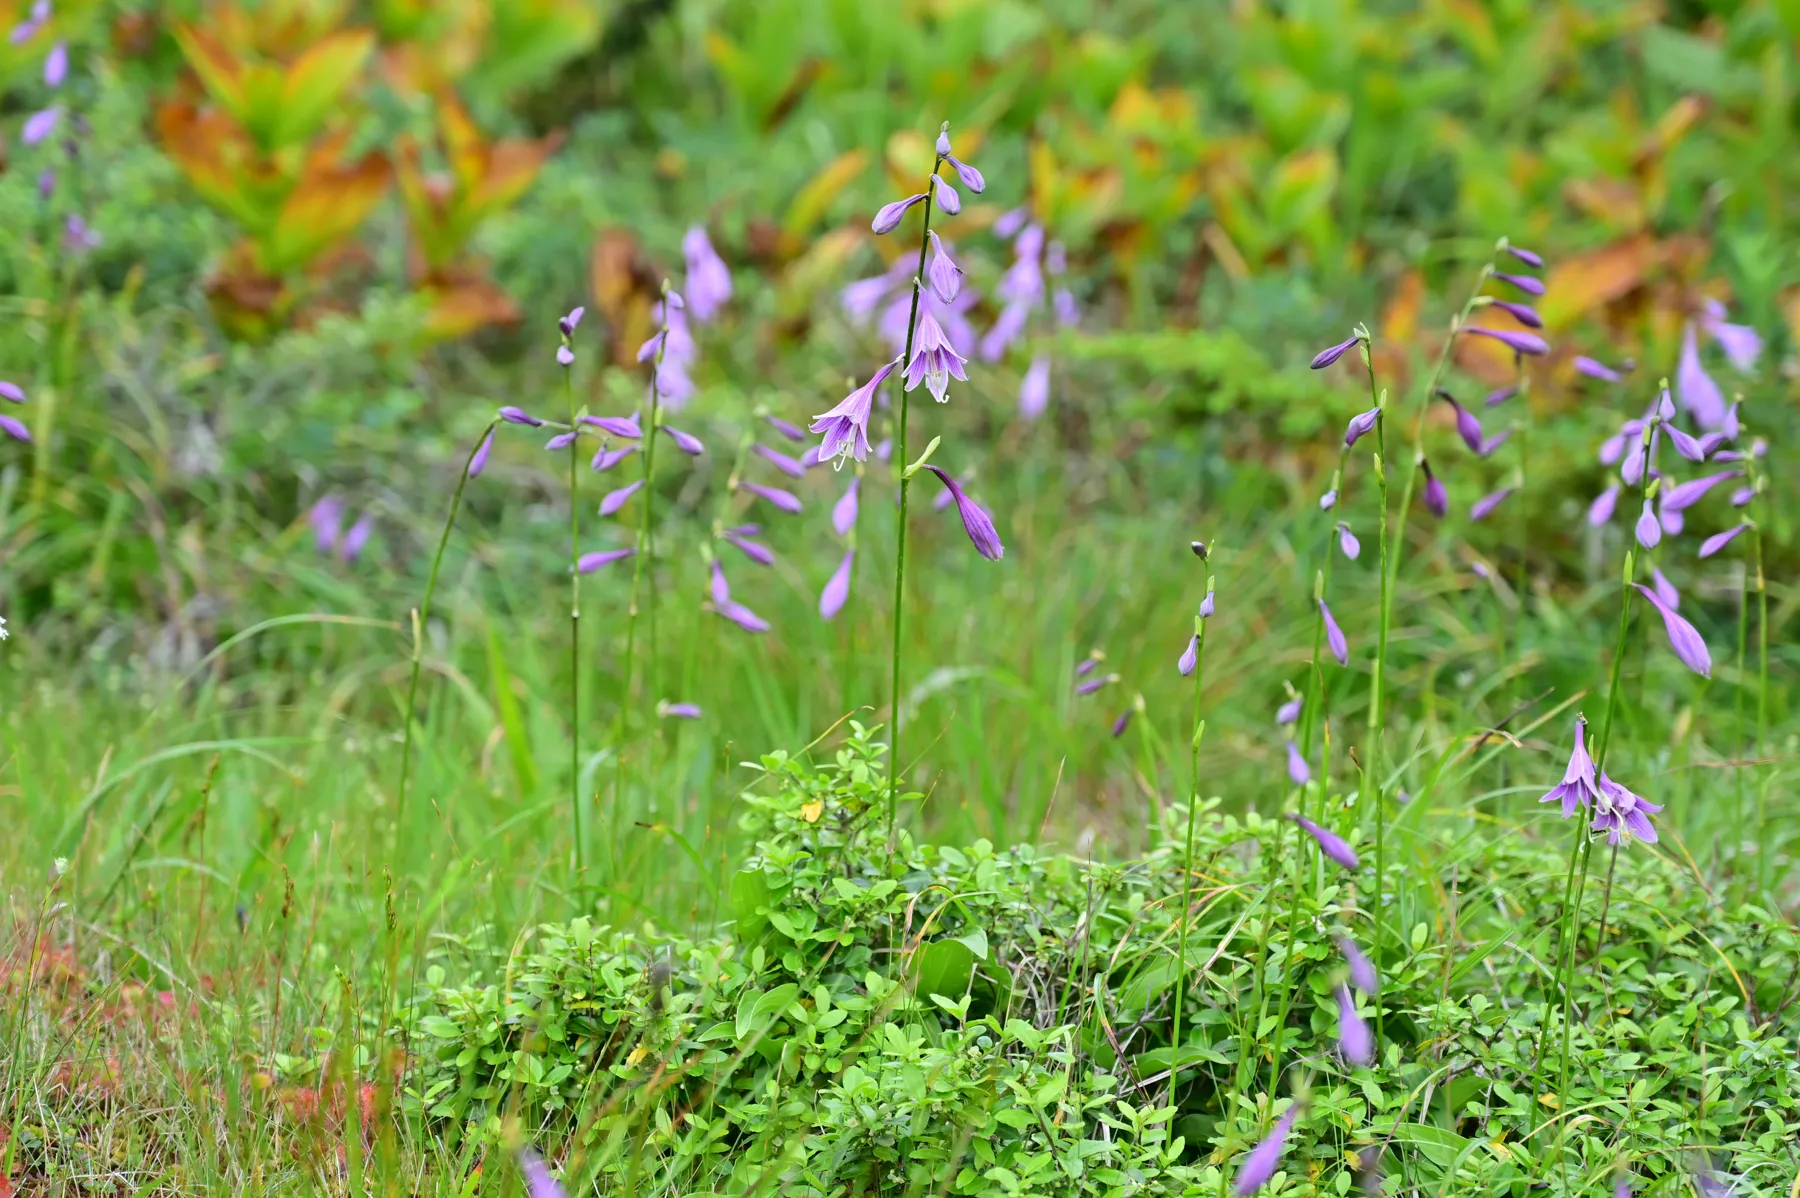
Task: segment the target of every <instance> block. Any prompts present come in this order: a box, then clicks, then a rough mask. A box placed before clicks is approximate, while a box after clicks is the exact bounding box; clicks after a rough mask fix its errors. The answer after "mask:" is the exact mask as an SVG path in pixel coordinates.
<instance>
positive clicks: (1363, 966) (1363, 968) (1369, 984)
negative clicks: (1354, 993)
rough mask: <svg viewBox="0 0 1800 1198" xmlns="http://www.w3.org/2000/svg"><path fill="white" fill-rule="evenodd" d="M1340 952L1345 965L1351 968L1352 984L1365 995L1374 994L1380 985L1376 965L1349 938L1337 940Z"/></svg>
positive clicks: (1341, 937) (1340, 937) (1344, 937)
mask: <svg viewBox="0 0 1800 1198" xmlns="http://www.w3.org/2000/svg"><path fill="white" fill-rule="evenodd" d="M1337 946H1338V952H1340V953H1342V954H1344V964H1346V965H1347V966H1349V967H1350V984H1351V985H1352V986H1355V987H1356V988H1357V989H1358V990H1361V991H1362V992H1363V993H1364V994H1374V993H1375V991H1376V988H1377V987H1378V986H1379V985H1380V983H1379V982H1378V981H1377V979H1376V976H1375V963H1374V962H1373V961H1371V960H1369V958H1368V957H1366V956H1364V955H1363V951H1362V949H1360V948H1358V947H1357V946H1356V941H1354V940H1352V939H1350V937H1348V936H1339V937H1338V938H1337Z"/></svg>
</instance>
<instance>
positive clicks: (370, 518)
mask: <svg viewBox="0 0 1800 1198" xmlns="http://www.w3.org/2000/svg"><path fill="white" fill-rule="evenodd" d="M374 531H375V515H374V513H372V512H364V513H363V514H362V515H360V516H358V517H357V518H356V523H355V524H352V525H351V526H350V530H349V531H348V532H346V533H345V534H344V539H343V540H342V541H339V542H338V558H339V559H340V560H342V561H346V562H354V561H355V560H356V559H357V558H359V557H361V556H362V551H363V548H364V547H365V546H367V545H368V543H369V535H370V534H371V533H373V532H374Z"/></svg>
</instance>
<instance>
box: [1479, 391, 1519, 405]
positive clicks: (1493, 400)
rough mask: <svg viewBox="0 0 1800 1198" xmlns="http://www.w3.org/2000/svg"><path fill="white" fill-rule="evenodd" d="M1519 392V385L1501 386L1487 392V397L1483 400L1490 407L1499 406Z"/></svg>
mask: <svg viewBox="0 0 1800 1198" xmlns="http://www.w3.org/2000/svg"><path fill="white" fill-rule="evenodd" d="M1518 393H1519V389H1518V388H1517V387H1501V388H1500V389H1499V390H1497V391H1489V392H1488V393H1487V399H1485V400H1483V401H1482V402H1484V403H1486V404H1487V406H1488V407H1490V408H1497V407H1499V406H1500V405H1501V404H1503V403H1505V402H1506V401H1507V400H1509V399H1511V398H1512V397H1513V396H1515V395H1517V394H1518Z"/></svg>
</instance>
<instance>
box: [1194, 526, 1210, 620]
mask: <svg viewBox="0 0 1800 1198" xmlns="http://www.w3.org/2000/svg"><path fill="white" fill-rule="evenodd" d="M1194 543H1195V544H1196V545H1198V544H1199V543H1200V542H1198V541H1195V542H1194ZM1212 614H1213V589H1212V586H1211V585H1210V584H1209V585H1208V586H1207V588H1206V598H1204V599H1202V600H1201V601H1200V612H1199V615H1200V618H1201V619H1202V620H1210V619H1212Z"/></svg>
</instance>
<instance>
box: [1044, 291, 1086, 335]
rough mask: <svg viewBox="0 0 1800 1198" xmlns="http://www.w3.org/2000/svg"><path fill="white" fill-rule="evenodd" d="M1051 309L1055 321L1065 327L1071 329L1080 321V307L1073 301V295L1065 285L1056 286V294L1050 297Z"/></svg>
mask: <svg viewBox="0 0 1800 1198" xmlns="http://www.w3.org/2000/svg"><path fill="white" fill-rule="evenodd" d="M1050 307H1051V310H1052V311H1054V312H1055V313H1056V323H1057V324H1060V325H1062V326H1063V327H1064V328H1066V329H1072V328H1074V327H1075V326H1076V325H1078V324H1080V323H1081V308H1080V306H1079V305H1077V304H1076V302H1075V295H1074V293H1073V292H1071V291H1070V290H1069V289H1068V288H1067V287H1058V288H1057V289H1056V294H1054V295H1052V296H1051V297H1050Z"/></svg>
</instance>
